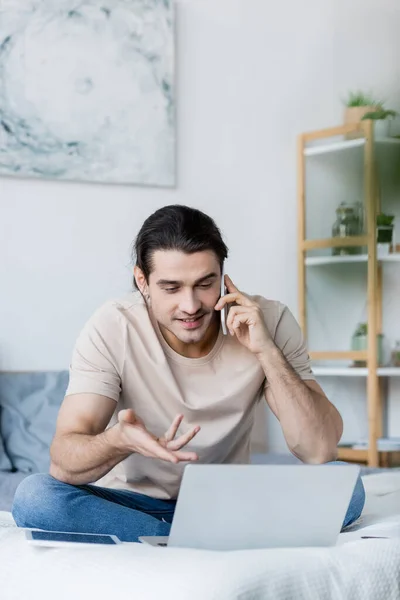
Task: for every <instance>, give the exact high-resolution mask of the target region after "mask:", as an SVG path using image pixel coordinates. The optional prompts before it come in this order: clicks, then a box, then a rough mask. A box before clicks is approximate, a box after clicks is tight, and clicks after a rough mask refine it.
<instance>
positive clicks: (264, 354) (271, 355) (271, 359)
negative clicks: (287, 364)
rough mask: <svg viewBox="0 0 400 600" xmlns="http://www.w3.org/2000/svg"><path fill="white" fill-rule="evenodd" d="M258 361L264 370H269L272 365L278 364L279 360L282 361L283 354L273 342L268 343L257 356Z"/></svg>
mask: <svg viewBox="0 0 400 600" xmlns="http://www.w3.org/2000/svg"><path fill="white" fill-rule="evenodd" d="M256 357H257V359H258V361H259V362H260V364H261V366H262V368H263V369H264V371H265V369H268V368H269V367H270V366H271V365H272V364H274V363H276V361H277V360H279V359H282V352H281V351H280V350H279V348H278V346H277V345H276V344H275V342H274V341H273V340H270V341H269V342H267V344H266V345H265V346H264V348H263V349H262V351H261V352H259V353H258V354H256Z"/></svg>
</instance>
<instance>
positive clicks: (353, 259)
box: [305, 252, 400, 267]
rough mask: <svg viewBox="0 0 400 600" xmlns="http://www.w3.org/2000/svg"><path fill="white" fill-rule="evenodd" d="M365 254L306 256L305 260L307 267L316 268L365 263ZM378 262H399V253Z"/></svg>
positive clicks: (384, 257) (379, 259) (382, 258)
mask: <svg viewBox="0 0 400 600" xmlns="http://www.w3.org/2000/svg"><path fill="white" fill-rule="evenodd" d="M367 262H368V255H367V254H353V255H350V256H308V257H307V258H306V259H305V264H306V265H307V266H310V267H311V266H318V265H335V264H342V263H367ZM378 262H382V263H383V262H400V252H396V253H393V254H388V255H387V256H382V257H381V258H378Z"/></svg>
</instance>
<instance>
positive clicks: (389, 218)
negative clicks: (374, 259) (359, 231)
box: [376, 213, 394, 258]
mask: <svg viewBox="0 0 400 600" xmlns="http://www.w3.org/2000/svg"><path fill="white" fill-rule="evenodd" d="M393 230H394V216H393V215H385V214H384V213H380V214H379V215H377V216H376V242H377V253H378V258H379V257H380V256H387V255H388V254H389V252H390V247H391V246H392V244H393Z"/></svg>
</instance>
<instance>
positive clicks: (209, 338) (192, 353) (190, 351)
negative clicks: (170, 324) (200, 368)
mask: <svg viewBox="0 0 400 600" xmlns="http://www.w3.org/2000/svg"><path fill="white" fill-rule="evenodd" d="M159 327H160V331H161V334H162V336H163V338H164V339H165V341H166V342H167V344H168V346H170V348H172V350H174V351H175V352H176V353H177V354H180V355H181V356H184V357H185V358H203V357H204V356H207V354H209V353H210V352H211V350H212V349H213V348H214V345H215V342H216V341H217V338H218V333H219V320H218V318H217V315H216V318H215V319H213V320H212V321H211V323H210V326H209V328H208V329H207V331H206V335H205V336H204V338H203V339H202V340H201V341H200V342H197V343H196V344H185V342H182V341H181V340H180V339H178V338H177V337H176V336H175V335H174V334H173V333H171V331H169V330H168V329H166V328H165V327H163V326H162V325H161V324H159Z"/></svg>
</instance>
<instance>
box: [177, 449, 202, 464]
mask: <svg viewBox="0 0 400 600" xmlns="http://www.w3.org/2000/svg"><path fill="white" fill-rule="evenodd" d="M174 454H175V456H176V458H177V459H178V460H179V461H182V462H188V461H190V462H193V461H195V460H199V457H198V456H197V454H196V452H179V451H178V452H174Z"/></svg>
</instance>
